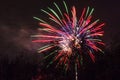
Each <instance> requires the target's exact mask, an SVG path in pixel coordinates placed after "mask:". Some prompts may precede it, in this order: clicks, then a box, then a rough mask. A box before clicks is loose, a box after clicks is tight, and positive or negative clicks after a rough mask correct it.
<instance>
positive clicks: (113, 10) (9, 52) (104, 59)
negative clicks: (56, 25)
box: [0, 0, 120, 80]
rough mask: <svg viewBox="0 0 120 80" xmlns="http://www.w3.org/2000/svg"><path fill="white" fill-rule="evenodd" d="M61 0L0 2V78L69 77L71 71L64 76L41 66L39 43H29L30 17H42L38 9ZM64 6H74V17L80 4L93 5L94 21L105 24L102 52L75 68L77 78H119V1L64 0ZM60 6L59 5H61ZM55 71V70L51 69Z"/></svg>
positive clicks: (32, 23)
mask: <svg viewBox="0 0 120 80" xmlns="http://www.w3.org/2000/svg"><path fill="white" fill-rule="evenodd" d="M62 1H63V0H59V1H58V0H51V1H47V0H17V1H16V0H11V1H7V0H3V1H1V2H0V32H1V34H0V42H1V44H0V80H32V77H34V78H35V77H38V76H39V77H40V78H42V77H43V79H40V80H61V79H63V80H66V79H69V80H73V79H74V76H73V75H74V72H73V71H69V73H68V74H66V75H64V74H63V73H64V72H62V71H60V70H59V69H54V68H52V67H50V68H48V69H44V68H43V66H44V65H43V64H44V62H41V58H42V57H43V55H41V54H38V53H37V51H36V49H37V48H38V47H39V44H35V43H32V42H31V40H32V39H31V37H30V36H31V35H32V34H36V33H37V28H38V27H39V25H38V21H37V20H35V19H33V16H37V17H42V18H44V19H46V18H47V17H45V15H44V14H42V13H41V11H40V9H47V7H48V6H49V7H53V5H52V4H53V2H56V3H57V4H58V5H59V6H60V5H62V4H61V3H62ZM64 1H66V3H67V4H68V7H72V6H73V5H75V6H76V8H77V13H78V16H79V15H80V14H81V11H82V10H83V8H84V7H88V6H89V7H93V8H95V11H94V13H93V17H94V20H95V19H98V18H99V19H100V20H101V22H105V23H106V25H105V27H104V28H103V29H104V31H105V33H104V36H103V41H104V42H105V44H106V45H105V47H104V51H105V54H104V55H100V56H97V61H96V63H88V64H87V65H85V68H82V69H81V70H79V77H80V80H119V79H120V78H119V74H120V58H119V57H120V37H119V34H120V24H119V18H120V9H119V7H120V5H119V0H116V1H115V0H114V1H113V0H110V1H109V0H99V1H98V0H64ZM61 7H62V6H61ZM54 70H56V71H54Z"/></svg>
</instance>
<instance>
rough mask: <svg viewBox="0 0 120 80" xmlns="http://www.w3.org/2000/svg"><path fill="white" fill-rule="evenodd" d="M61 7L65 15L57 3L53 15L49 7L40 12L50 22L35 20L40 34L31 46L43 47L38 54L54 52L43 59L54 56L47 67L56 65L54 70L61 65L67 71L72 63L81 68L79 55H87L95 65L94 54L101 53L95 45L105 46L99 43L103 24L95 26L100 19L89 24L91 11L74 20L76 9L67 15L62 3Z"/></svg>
mask: <svg viewBox="0 0 120 80" xmlns="http://www.w3.org/2000/svg"><path fill="white" fill-rule="evenodd" d="M63 4H64V9H65V12H64V13H62V11H61V9H60V8H59V6H58V5H57V4H56V3H54V6H55V7H56V9H55V10H56V11H55V10H53V9H52V8H50V7H48V11H46V10H43V9H41V11H42V12H43V13H45V14H47V15H48V16H49V20H50V22H49V21H44V20H42V19H40V18H38V17H34V18H35V19H37V20H39V21H40V23H39V25H40V27H41V28H38V29H39V31H40V34H38V35H32V37H35V38H34V40H33V42H36V43H40V44H45V45H44V46H42V47H40V48H39V49H38V52H39V53H44V52H46V51H48V52H49V50H51V49H52V50H53V52H51V53H47V54H48V55H47V56H46V58H47V57H49V56H53V60H52V61H51V62H50V63H53V62H55V61H57V66H58V65H64V66H65V68H66V69H68V68H69V67H70V66H69V65H70V63H71V61H73V62H74V63H76V64H77V66H80V64H82V61H83V56H82V55H83V54H86V53H87V54H88V55H89V56H90V58H91V60H92V61H93V62H95V55H94V53H95V52H97V51H101V52H103V51H102V50H101V49H100V48H99V47H98V45H99V44H100V45H104V43H103V42H102V40H101V39H99V38H100V37H101V36H103V33H104V31H102V27H103V26H104V23H100V24H98V22H99V19H97V20H95V21H91V18H92V13H93V11H94V9H93V8H92V9H91V8H89V7H88V8H84V9H83V11H82V14H81V16H80V17H79V18H77V15H76V8H75V6H73V7H72V9H71V12H70V11H69V10H68V7H67V5H66V3H65V2H64V1H63ZM69 12H70V13H69ZM50 23H51V24H50ZM56 47H58V48H56Z"/></svg>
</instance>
